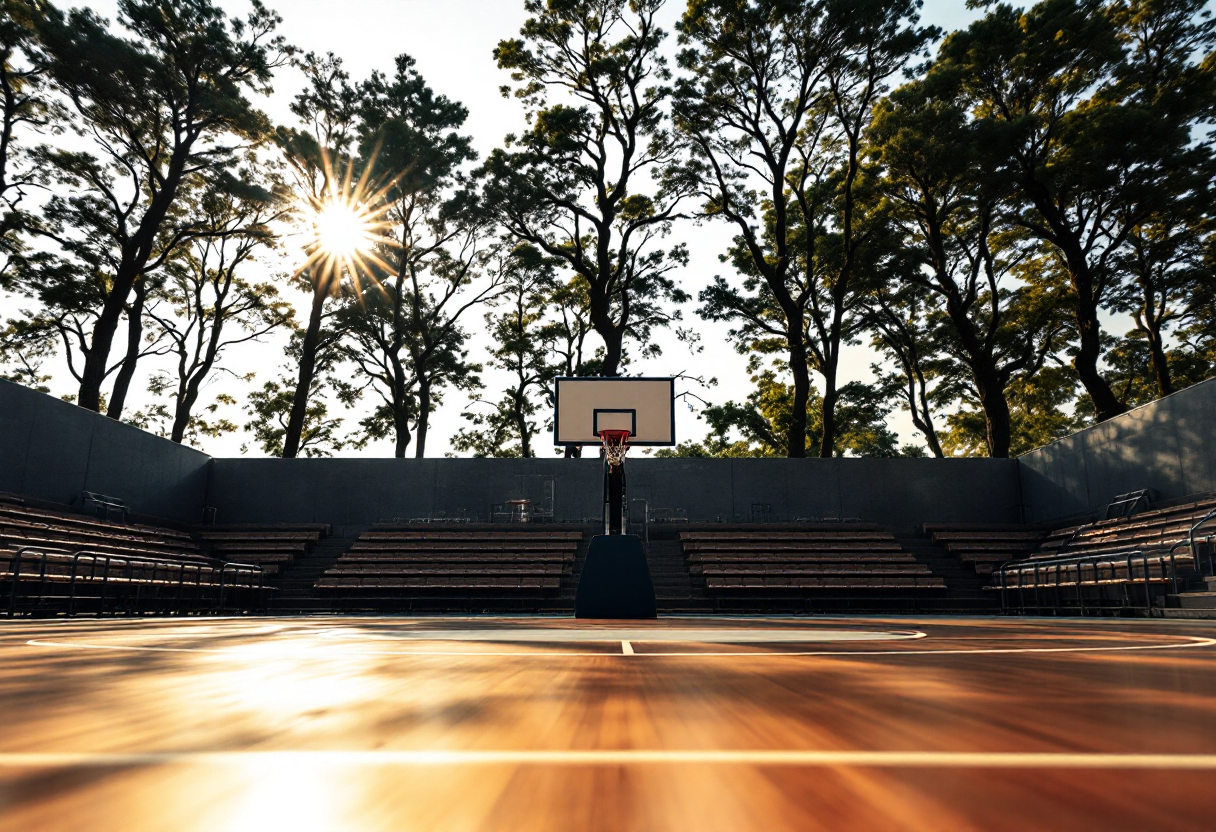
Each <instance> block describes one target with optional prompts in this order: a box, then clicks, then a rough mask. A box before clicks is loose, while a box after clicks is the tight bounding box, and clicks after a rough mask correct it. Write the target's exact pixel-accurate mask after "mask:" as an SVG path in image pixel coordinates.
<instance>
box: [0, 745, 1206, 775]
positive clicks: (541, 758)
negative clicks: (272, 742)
mask: <svg viewBox="0 0 1216 832" xmlns="http://www.w3.org/2000/svg"><path fill="white" fill-rule="evenodd" d="M160 765H211V766H214V765H218V766H262V765H265V766H288V765H296V766H299V765H312V766H384V765H388V766H435V765H449V766H477V765H549V766H620V765H749V766H858V767H874V768H1021V769H1065V768H1067V769H1165V770H1190V771H1213V770H1216V754H1106V753H1092V754H1086V753H1076V752H1018V751H993V752H984V751H789V750H786V751H712V750H711V751H695V750H690V751H660V750H626V749H622V750H568V751H527V750H520V751H203V752H147V753H129V754H123V753H87V752H81V753H38V752H31V753H22V752H14V753H0V769H3V768H111V767H116V766H160Z"/></svg>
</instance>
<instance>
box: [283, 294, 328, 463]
mask: <svg viewBox="0 0 1216 832" xmlns="http://www.w3.org/2000/svg"><path fill="white" fill-rule="evenodd" d="M328 294H329V283H328V281H327V280H325V279H318V280H317V283H316V285H315V286H314V287H313V292H312V311H311V312H310V314H309V316H308V329H307V330H305V332H304V342H303V343H302V344H301V345H300V375H299V378H298V380H297V381H296V394H295V397H294V398H293V399H292V401H291V415H290V416H289V417H288V419H287V430H286V431H285V432H284V434H283V459H295V458H296V457H297V456H299V453H300V439H301V437H302V436H303V435H304V417H305V414H306V413H307V411H308V396H309V394H310V393H311V392H312V382H313V376H314V375H315V374H316V370H317V346H318V345H319V344H320V342H321V314H322V312H323V310H324V308H325V298H326V296H327V295H328Z"/></svg>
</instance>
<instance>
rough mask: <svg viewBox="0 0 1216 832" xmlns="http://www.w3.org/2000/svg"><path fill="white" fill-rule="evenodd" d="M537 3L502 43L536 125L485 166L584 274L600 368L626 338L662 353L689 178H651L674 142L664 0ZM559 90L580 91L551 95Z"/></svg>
mask: <svg viewBox="0 0 1216 832" xmlns="http://www.w3.org/2000/svg"><path fill="white" fill-rule="evenodd" d="M524 6H525V8H526V9H527V11H528V13H529V14H530V15H531V17H529V18H528V20H527V22H526V23H525V24H524V27H523V29H522V30H521V32H520V34H521V37H520V38H517V39H510V40H504V41H501V42H500V43H499V45H498V48H497V49H496V50H495V52H494V55H495V58H496V59H497V60H498V65H499V67H500V68H502V69H506V70H509V71H510V72H511V79H512V81H513V82H514V87H513V88H512V87H504V88H503V94H504V95H511V94H512V90H513V93H514V95H515V97H516V98H517V99H519V100H520V101H521V102H522V103H523V106H524V108H525V110H526V113H527V117H528V121H529V124H530V129H529V130H528V131H527V132H526V133H524V134H523V135H522V136H509V137H508V138H507V142H506V145H507V146H506V147H505V148H500V149H497V150H495V151H493V152H492V153H491V154H490V155H489V157H488V158H487V159H486V162H485V165H484V166H483V167H482V168H481V170H480V172H479V177H480V178H481V181H482V183H483V196H484V200H485V204H486V206H487V208H488V209H489V210H490V211H491V213H492V216H493V217H494V219H495V221H496V222H498V223H499V224H501V225H502V226H503V228H505V229H506V230H507V232H508V233H509V234H510V235H511V236H512V237H514V238H515V239H516V240H519V241H521V242H526V243H528V244H530V245H532V246H535V247H536V248H538V249H540V250H541V251H543V252H544V253H545V254H546V255H547V256H549V257H553V258H556V259H557V260H559V261H560V262H561V263H562V264H563V266H564V267H565V268H567V269H569V270H570V271H571V272H573V273H574V274H575V275H577V276H578V277H579V278H580V279H581V280H582V281H583V282H584V284H585V286H584V288H585V292H581V291H580V292H579V293H578V295H576V296H571V298H570V299H572V300H573V299H575V298H576V297H579V296H581V297H585V301H586V307H585V309H586V318H587V320H588V321H589V322H590V324H591V326H592V327H593V328H594V330H595V331H596V332H597V333H598V334H599V336H600V338H601V339H602V340H603V342H604V354H603V357H602V360H601V363H600V364H599V368H598V369H599V372H600V373H601V374H603V375H609V376H613V375H617V374H618V373H619V372H620V370H621V367H622V366H623V361H624V354H625V346H624V345H625V341H626V340H627V339H631V340H634V341H637V342H639V343H641V344H643V345H644V346H645V349H646V350H647V351H648V352H649V354H657V347H656V346H655V345H653V344H651V343H650V340H651V339H650V335H651V333H652V331H654V330H655V329H658V328H662V327H666V326H669V325H670V324H671V323H672V322H674V321H676V320H678V319H679V312H678V311H672V310H670V309H669V307H668V304H669V303H682V302H684V301H686V300H688V296H687V295H686V294H685V293H684V292H683V291H682V290H681V289H680V288H679V286H678V284H677V283H676V282H675V281H674V280H673V279H672V276H671V274H672V272H673V270H675V269H677V268H678V267H680V266H683V265H685V264H687V262H688V252H687V251H686V250H685V249H684V248H683V246H679V245H677V246H674V247H672V248H671V249H670V250H667V251H664V250H662V249H661V248H660V244H661V240H662V238H663V237H665V236H666V235H667V234H668V233H669V232H670V229H671V224H672V222H673V220H674V219H675V218H676V217H677V216H678V205H679V202H680V200H681V199H682V198H683V196H684V191H683V190H682V189H681V188H680V187H678V186H675V187H663V186H658V187H652V188H651V189H650V190H649V191H647V189H646V183H645V182H644V181H643V177H645V176H646V174H647V173H651V174H653V175H654V176H655V177H657V176H658V175H659V174H660V173H661V171H662V170H663V168H664V167H665V166H666V165H668V164H669V163H670V162H672V161H673V160H674V159H675V157H676V153H677V146H676V144H675V142H674V141H673V140H672V138H671V136H670V135H669V133H668V131H667V130H666V129H665V126H664V119H665V114H664V108H665V105H666V101H667V99H668V97H669V93H670V90H669V89H668V88H667V86H666V84H667V82H668V81H669V80H670V71H669V70H668V68H667V66H666V63H665V60H664V58H663V56H662V53H661V52H660V46H661V44H662V41H663V39H664V37H665V34H664V32H663V31H662V30H661V29H659V28H657V27H656V26H655V14H656V12H657V11H658V9H659V7H660V6H662V0H569V2H552V3H544V2H540V0H526V2H525V4H524ZM551 93H557V94H558V95H561V96H563V97H567V98H570V99H573V102H572V103H567V101H565V100H563V101H556V102H552V101H550V100H549V95H550V94H551Z"/></svg>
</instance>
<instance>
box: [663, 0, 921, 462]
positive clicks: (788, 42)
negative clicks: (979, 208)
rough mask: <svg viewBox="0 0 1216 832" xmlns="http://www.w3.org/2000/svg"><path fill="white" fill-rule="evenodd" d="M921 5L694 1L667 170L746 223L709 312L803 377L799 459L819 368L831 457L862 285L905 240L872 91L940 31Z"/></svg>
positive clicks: (725, 215) (708, 300) (825, 447)
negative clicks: (673, 156) (896, 224)
mask: <svg viewBox="0 0 1216 832" xmlns="http://www.w3.org/2000/svg"><path fill="white" fill-rule="evenodd" d="M917 8H918V4H917V3H915V2H911V0H908V2H895V3H891V2H877V0H874V2H870V0H867V1H866V2H861V3H848V4H844V3H833V2H776V1H775V0H771V1H765V2H740V1H739V0H695V1H694V2H691V3H690V4H689V7H688V11H687V13H686V14H685V16H684V19H683V21H682V22H681V25H680V42H681V44H682V45H684V46H685V47H686V49H685V50H684V51H683V52H681V54H680V65H681V67H683V68H684V69H685V70H686V71H687V73H688V75H687V76H686V77H685V78H683V79H681V81H680V82H679V84H678V95H677V98H676V103H675V120H676V124H677V127H678V128H679V130H680V133H681V136H682V138H683V140H684V141H685V143H686V146H687V148H688V150H687V153H688V158H687V160H686V162H685V164H683V165H680V166H676V167H675V168H674V169H673V170H672V171H671V172H670V174H669V178H670V179H671V181H673V182H677V183H680V184H681V185H682V186H683V187H687V188H688V189H690V190H692V191H694V192H695V193H696V194H697V195H698V196H699V197H700V198H701V200H702V207H701V213H702V215H703V216H705V217H709V218H715V219H722V220H725V221H727V222H729V223H731V225H732V226H733V231H734V232H735V234H736V237H735V239H734V243H733V245H732V246H731V247H730V249H729V250H728V252H727V253H726V254H725V256H724V257H723V260H724V261H726V262H730V263H731V265H732V266H733V267H734V269H735V270H736V271H737V272H738V273H739V274H740V276H741V278H742V280H740V281H739V282H737V283H736V282H733V281H730V280H727V279H723V278H721V277H718V278H715V280H714V282H713V283H712V285H711V286H710V287H709V288H708V289H706V290H704V291H703V292H702V293H701V294H700V296H699V300H700V301H701V303H702V306H701V308H700V309H699V310H698V312H699V314H700V315H701V316H702V317H704V318H706V319H707V320H715V321H725V322H729V323H731V324H732V325H733V329H732V330H731V335H732V337H733V338H734V339H735V340H736V342H737V343H738V345H739V347H740V349H741V350H742V351H755V352H757V353H760V354H781V355H782V356H783V360H784V361H785V363H786V364H787V366H788V367H789V370H790V373H791V375H792V376H793V382H794V384H793V399H792V402H791V418H790V421H789V424H788V427H787V434H786V436H785V449H786V453H787V455H789V456H804V455H805V454H806V448H805V447H804V443H803V439H804V434H805V433H806V430H807V425H808V419H809V418H810V417H809V416H808V411H807V408H808V407H809V406H810V405H811V395H810V390H811V382H810V376H809V369H812V368H813V369H814V370H816V371H817V372H818V373H819V374H820V376H821V377H822V379H823V382H824V387H825V395H824V396H823V397H822V398H821V399H820V400H819V402H818V406H819V413H818V418H819V421H820V425H821V427H820V431H819V432H820V445H819V448H818V452H819V454H820V455H822V456H831V455H832V454H833V453H835V451H836V443H837V440H838V438H840V439H841V440H842V441H843V434H844V433H846V432H847V431H848V430H849V427H848V426H847V425H846V424H844V423H843V422H841V423H840V424H839V425H838V424H837V414H836V403H837V401H839V400H840V392H841V391H839V390H838V389H837V388H838V383H837V373H838V368H839V363H840V354H841V350H842V349H843V348H844V347H845V346H847V345H848V344H850V343H852V342H853V341H854V340H855V338H856V336H857V334H858V333H859V331H860V330H861V328H862V326H863V321H862V319H861V318H860V317H859V316H858V315H857V308H858V305H859V302H860V298H861V297H862V296H863V295H864V291H865V289H864V287H865V286H866V285H867V284H868V283H869V282H871V281H873V280H876V279H878V277H879V275H880V274H881V273H882V272H883V271H884V270H885V269H886V268H887V265H886V261H887V260H888V259H889V258H890V256H891V255H892V249H893V243H894V240H893V239H892V238H891V237H890V235H889V234H887V233H886V229H885V224H884V222H883V220H882V217H881V216H879V215H877V214H876V213H875V212H874V210H873V209H874V200H873V198H872V191H873V186H872V184H871V182H870V178H871V171H870V169H871V168H872V167H873V165H872V163H869V162H868V161H867V160H866V159H865V158H864V157H863V155H862V141H863V135H864V130H865V127H866V125H867V124H868V122H869V118H870V114H871V112H872V110H873V107H874V105H875V103H876V102H877V101H878V99H879V98H880V97H881V95H882V93H883V92H884V91H885V89H886V85H887V83H888V81H889V80H890V79H891V78H893V77H895V76H896V75H897V74H898V73H899V72H900V71H901V70H902V69H903V68H904V66H905V65H906V63H907V62H908V60H909V59H911V58H912V57H913V56H914V55H915V54H917V53H918V52H920V51H921V50H922V49H923V48H924V46H925V45H926V43H927V42H928V40H929V39H930V38H931V37H932V35H933V34H934V33H933V31H932V30H928V29H924V28H921V27H919V26H917V25H916V24H917V15H916V10H917Z"/></svg>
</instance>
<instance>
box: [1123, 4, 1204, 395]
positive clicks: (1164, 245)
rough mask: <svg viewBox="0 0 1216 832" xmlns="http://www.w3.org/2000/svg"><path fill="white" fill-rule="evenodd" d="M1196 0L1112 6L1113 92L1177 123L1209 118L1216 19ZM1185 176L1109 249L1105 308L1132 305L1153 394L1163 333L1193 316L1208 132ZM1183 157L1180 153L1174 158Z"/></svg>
mask: <svg viewBox="0 0 1216 832" xmlns="http://www.w3.org/2000/svg"><path fill="white" fill-rule="evenodd" d="M1206 5H1207V4H1206V3H1205V2H1202V0H1123V2H1118V3H1115V4H1114V5H1113V8H1112V17H1113V19H1114V22H1115V25H1116V26H1117V31H1118V37H1119V39H1120V40H1121V42H1122V43H1123V44H1124V47H1125V49H1126V50H1127V55H1128V57H1127V61H1126V63H1125V64H1124V65H1123V66H1122V67H1121V68H1120V72H1119V73H1118V76H1117V81H1116V84H1117V87H1118V94H1119V95H1120V97H1121V98H1122V100H1124V101H1126V102H1127V103H1128V104H1129V105H1130V106H1134V107H1137V108H1139V109H1141V110H1143V111H1145V112H1146V113H1151V114H1152V115H1153V116H1154V117H1157V118H1170V119H1174V120H1177V121H1180V122H1182V123H1188V124H1189V123H1191V122H1193V121H1194V120H1196V119H1199V120H1202V121H1207V122H1208V123H1211V121H1212V119H1213V118H1214V117H1216V20H1214V19H1213V17H1212V13H1211V11H1210V10H1208V9H1207V8H1205V7H1206ZM1189 156H1190V158H1189V159H1187V160H1185V161H1186V162H1187V163H1188V166H1189V167H1190V173H1191V175H1190V176H1186V175H1177V174H1176V175H1174V176H1171V177H1170V178H1169V179H1168V180H1166V183H1165V184H1168V185H1169V186H1172V187H1173V188H1174V189H1175V191H1174V193H1172V194H1170V195H1169V196H1170V199H1168V200H1167V201H1165V202H1163V203H1162V204H1160V205H1159V207H1158V208H1157V210H1155V211H1154V212H1153V213H1151V214H1150V215H1148V216H1147V217H1146V218H1145V219H1144V220H1142V221H1141V222H1140V223H1138V224H1136V225H1134V226H1133V227H1132V229H1131V231H1130V233H1129V234H1128V238H1127V244H1126V245H1125V247H1124V249H1123V250H1122V251H1120V252H1119V253H1118V255H1117V257H1116V268H1117V269H1118V270H1119V271H1120V272H1122V273H1123V275H1124V276H1125V277H1126V284H1125V285H1124V286H1123V287H1122V289H1123V290H1122V291H1121V292H1119V293H1117V294H1116V296H1115V298H1114V301H1113V303H1112V306H1113V307H1114V308H1116V309H1118V310H1120V311H1124V312H1130V313H1131V314H1132V316H1133V318H1134V320H1135V323H1136V332H1137V334H1138V335H1139V336H1140V337H1141V338H1142V339H1143V341H1144V343H1145V345H1146V346H1147V349H1148V353H1149V357H1150V360H1151V365H1152V375H1153V376H1154V378H1155V386H1156V391H1157V395H1158V396H1167V395H1169V394H1170V393H1172V392H1174V389H1175V384H1174V379H1173V377H1172V373H1171V368H1170V361H1169V359H1168V358H1167V351H1168V349H1167V346H1166V339H1165V331H1166V330H1167V328H1169V327H1170V325H1171V324H1174V323H1176V322H1177V321H1178V320H1180V319H1186V318H1189V317H1191V310H1192V304H1193V302H1194V301H1195V300H1196V299H1197V298H1199V297H1201V296H1202V292H1200V291H1196V290H1197V289H1199V287H1200V286H1201V285H1202V284H1203V282H1204V281H1205V279H1206V278H1207V277H1208V275H1206V274H1205V270H1204V265H1203V253H1204V252H1203V243H1204V239H1203V237H1204V234H1203V228H1204V225H1205V214H1206V215H1211V206H1212V200H1213V196H1214V194H1213V183H1216V155H1214V154H1213V153H1212V144H1211V141H1210V139H1209V140H1207V141H1203V142H1200V143H1198V144H1196V145H1195V146H1194V147H1192V148H1191V153H1190V154H1189ZM1179 161H1183V160H1179Z"/></svg>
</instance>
